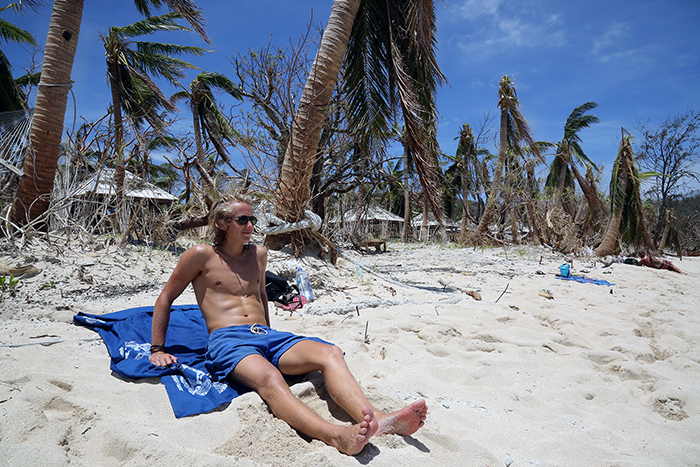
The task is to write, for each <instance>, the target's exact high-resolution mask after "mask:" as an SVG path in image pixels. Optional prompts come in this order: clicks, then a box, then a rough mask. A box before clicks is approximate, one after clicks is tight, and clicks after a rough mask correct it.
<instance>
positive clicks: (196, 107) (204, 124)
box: [170, 71, 241, 204]
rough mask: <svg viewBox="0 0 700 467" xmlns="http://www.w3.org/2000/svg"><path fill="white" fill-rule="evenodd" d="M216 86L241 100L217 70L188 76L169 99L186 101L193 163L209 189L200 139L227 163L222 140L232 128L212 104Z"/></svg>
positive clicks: (230, 83) (238, 93)
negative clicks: (185, 84) (194, 154)
mask: <svg viewBox="0 0 700 467" xmlns="http://www.w3.org/2000/svg"><path fill="white" fill-rule="evenodd" d="M217 89H218V90H221V91H224V92H225V93H227V94H229V95H230V96H232V97H234V98H235V99H239V100H241V93H240V92H239V90H238V88H237V87H236V85H235V84H233V82H232V81H231V80H230V79H228V78H227V77H226V76H224V75H222V74H220V73H213V72H206V71H205V72H203V73H200V74H198V75H197V76H196V77H195V78H194V79H193V80H192V82H191V83H190V85H189V86H188V89H183V90H182V91H179V92H176V93H175V94H173V95H172V96H171V97H170V102H172V103H173V104H175V103H177V102H179V101H182V100H186V101H188V103H189V104H190V108H191V110H192V125H193V128H194V139H195V144H196V147H197V159H196V163H195V164H196V168H197V170H198V171H199V174H200V176H201V177H202V180H203V181H204V183H205V185H206V187H207V188H208V189H209V190H210V191H211V190H213V188H214V182H213V180H212V179H211V177H210V176H209V173H208V172H207V170H206V164H205V155H204V144H203V141H202V140H203V139H204V138H207V140H208V141H209V142H211V144H212V145H213V146H214V149H216V152H217V153H218V154H219V156H221V158H222V159H223V160H224V161H225V162H226V163H227V164H228V165H229V166H231V159H230V157H229V155H228V153H227V152H226V148H225V144H224V140H228V141H231V136H232V135H233V128H231V125H230V124H229V123H228V120H226V116H225V115H223V114H222V113H221V111H220V110H219V108H218V107H217V105H216V98H215V97H214V91H215V90H217ZM231 167H232V166H231ZM232 168H233V167H232ZM234 170H235V169H234ZM207 204H209V202H208V203H207Z"/></svg>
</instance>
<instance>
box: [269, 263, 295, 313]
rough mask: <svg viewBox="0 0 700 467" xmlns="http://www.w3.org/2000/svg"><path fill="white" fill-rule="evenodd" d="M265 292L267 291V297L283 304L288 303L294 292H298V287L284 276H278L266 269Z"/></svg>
mask: <svg viewBox="0 0 700 467" xmlns="http://www.w3.org/2000/svg"><path fill="white" fill-rule="evenodd" d="M265 293H267V299H268V300H269V301H271V302H280V303H282V304H283V305H286V304H287V301H288V300H289V298H288V297H291V296H292V295H294V294H297V293H298V292H297V290H296V287H293V286H291V285H289V282H287V280H286V279H285V278H284V277H281V276H278V275H277V274H275V273H273V272H270V271H265Z"/></svg>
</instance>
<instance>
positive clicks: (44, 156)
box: [10, 0, 83, 229]
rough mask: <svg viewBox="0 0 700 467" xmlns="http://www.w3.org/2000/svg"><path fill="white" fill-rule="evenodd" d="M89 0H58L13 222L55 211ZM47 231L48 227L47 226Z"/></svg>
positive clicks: (12, 213)
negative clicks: (75, 67)
mask: <svg viewBox="0 0 700 467" xmlns="http://www.w3.org/2000/svg"><path fill="white" fill-rule="evenodd" d="M82 16H83V0H55V1H54V3H53V10H52V13H51V22H50V24H49V32H48V35H47V37H46V49H45V51H44V60H43V64H42V68H41V83H40V84H39V86H38V90H37V97H36V104H35V107H34V120H33V121H32V128H31V131H30V145H29V150H28V152H27V154H26V156H25V158H24V173H25V174H26V177H25V178H23V179H21V180H20V182H19V187H18V188H17V195H16V197H15V201H14V203H13V205H12V211H11V212H10V220H11V221H12V222H14V223H15V224H17V225H25V224H27V223H29V222H31V221H33V220H34V219H36V218H37V217H39V216H41V215H42V214H44V213H45V212H46V211H47V210H48V208H49V201H50V197H51V192H52V191H53V183H54V177H55V175H56V167H57V166H58V157H59V153H60V150H61V137H62V136H63V119H64V118H65V114H66V102H67V100H68V91H69V90H70V81H71V79H70V77H71V69H72V68H73V60H74V58H75V49H76V47H77V46H78V35H79V34H80V23H81V21H82ZM39 227H41V228H44V229H46V228H48V225H47V224H46V223H42V225H41V226H39Z"/></svg>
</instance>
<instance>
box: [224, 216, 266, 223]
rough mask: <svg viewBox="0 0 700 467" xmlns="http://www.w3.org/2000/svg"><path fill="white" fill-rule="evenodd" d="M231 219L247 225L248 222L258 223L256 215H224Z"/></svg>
mask: <svg viewBox="0 0 700 467" xmlns="http://www.w3.org/2000/svg"><path fill="white" fill-rule="evenodd" d="M224 219H227V220H229V221H237V222H238V223H239V224H241V225H246V224H248V222H250V223H251V224H253V225H255V224H257V223H258V218H257V217H255V216H239V217H224Z"/></svg>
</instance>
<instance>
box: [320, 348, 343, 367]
mask: <svg viewBox="0 0 700 467" xmlns="http://www.w3.org/2000/svg"><path fill="white" fill-rule="evenodd" d="M320 356H321V358H322V359H323V363H324V365H325V366H328V365H339V364H340V365H345V356H344V353H343V351H342V349H341V348H340V347H338V346H335V345H330V344H329V345H325V346H324V347H323V351H322V353H321V355H320Z"/></svg>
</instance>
